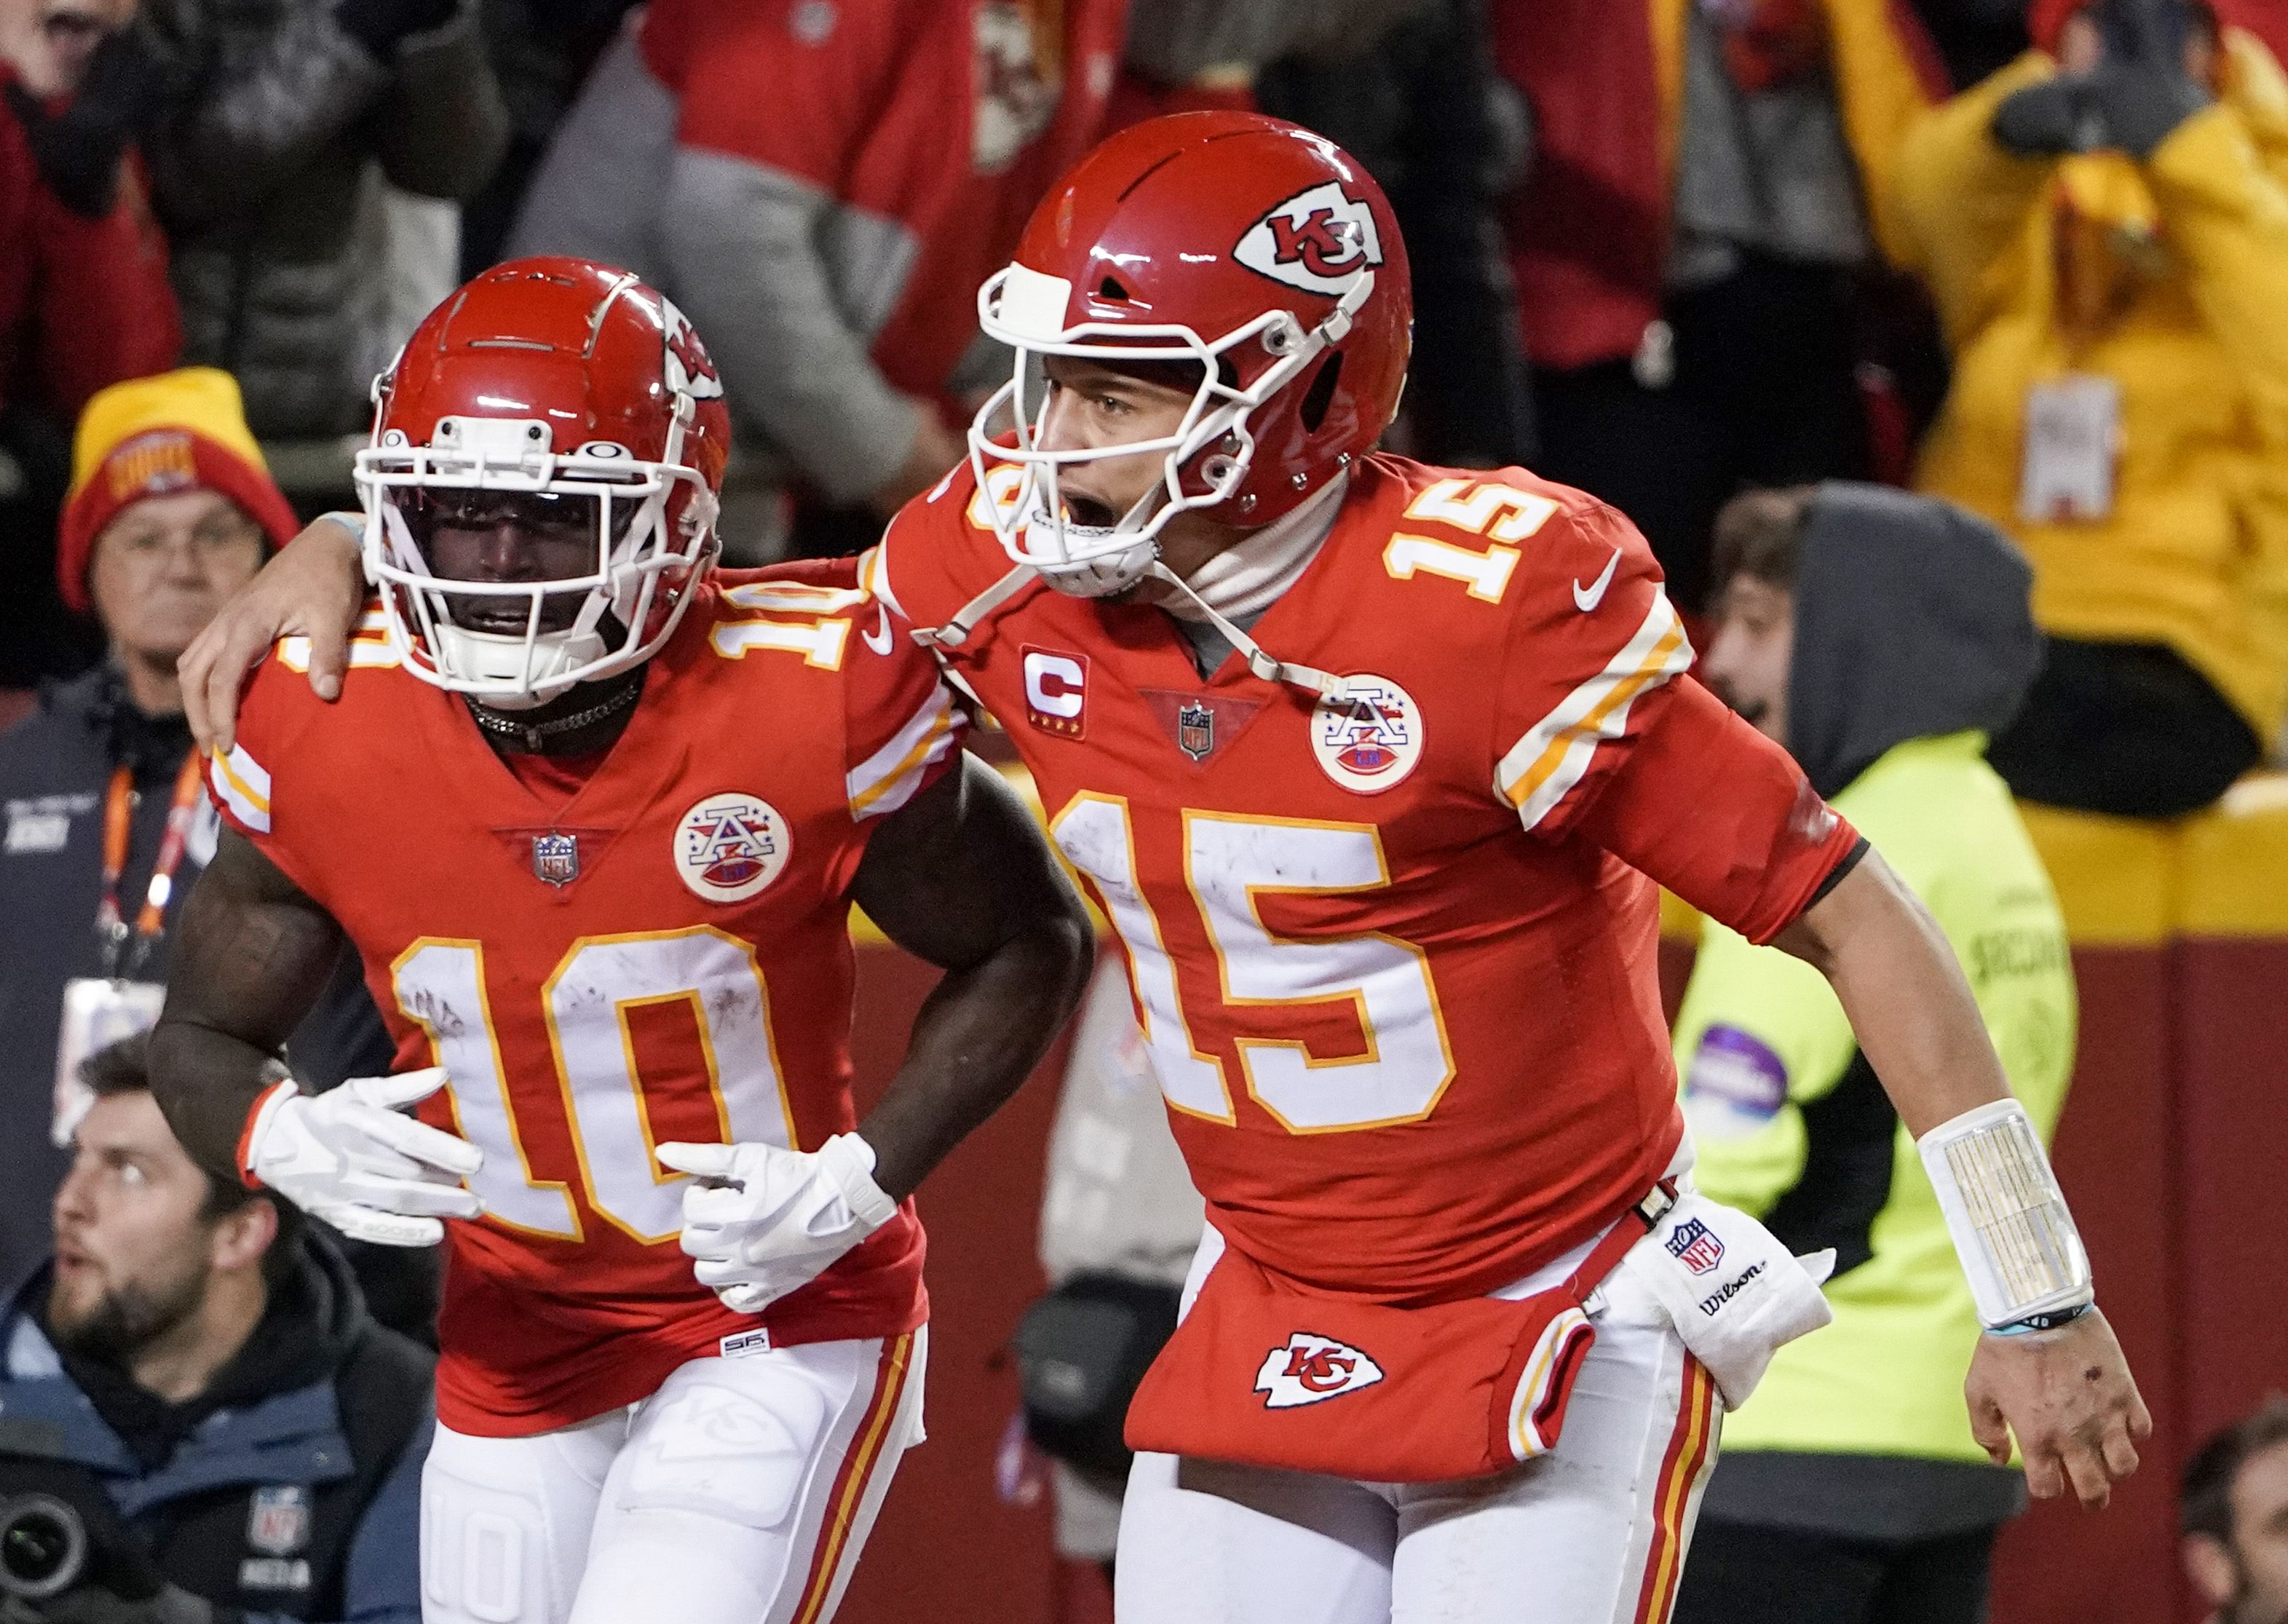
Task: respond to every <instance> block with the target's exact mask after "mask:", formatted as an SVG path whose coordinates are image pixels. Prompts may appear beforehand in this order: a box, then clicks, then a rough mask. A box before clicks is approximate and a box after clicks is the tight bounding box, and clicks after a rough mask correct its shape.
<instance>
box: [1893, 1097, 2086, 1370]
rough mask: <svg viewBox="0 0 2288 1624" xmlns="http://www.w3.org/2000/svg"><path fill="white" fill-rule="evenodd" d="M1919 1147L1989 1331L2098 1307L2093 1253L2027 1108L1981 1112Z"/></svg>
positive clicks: (2008, 1104) (2010, 1102)
mask: <svg viewBox="0 0 2288 1624" xmlns="http://www.w3.org/2000/svg"><path fill="white" fill-rule="evenodd" d="M1915 1147H1916V1149H1918V1150H1919V1151H1920V1152H1921V1153H1922V1159H1923V1170H1924V1171H1925V1172H1927V1173H1928V1174H1929V1175H1930V1181H1931V1188H1932V1189H1933V1190H1934V1191H1935V1192H1937V1195H1938V1205H1939V1210H1940V1211H1941V1212H1942V1213H1943V1214H1944V1215H1945V1216H1946V1227H1947V1231H1948V1232H1949V1233H1950V1234H1951V1235H1952V1236H1953V1238H1954V1250H1955V1255H1956V1256H1958V1257H1959V1258H1960V1259H1961V1260H1962V1270H1963V1272H1964V1273H1965V1274H1966V1275H1968V1276H1969V1277H1970V1295H1971V1297H1972V1299H1973V1300H1974V1302H1975V1303H1977V1305H1978V1318H1979V1319H1980V1320H1981V1321H1982V1323H1983V1324H1984V1325H1985V1326H1986V1327H1987V1328H1988V1329H1990V1330H1993V1329H1998V1328H1999V1327H2003V1326H2008V1325H2014V1324H2016V1323H2017V1322H2018V1321H2020V1320H2022V1319H2026V1318H2028V1317H2029V1316H2030V1315H2035V1314H2054V1313H2060V1312H2062V1311H2067V1310H2070V1309H2077V1308H2081V1307H2084V1306H2085V1305H2086V1304H2088V1303H2090V1302H2091V1301H2092V1300H2093V1296H2094V1295H2095V1294H2094V1292H2093V1289H2092V1287H2091V1283H2090V1271H2089V1254H2088V1253H2087V1252H2086V1251H2085V1250H2084V1249H2083V1247H2082V1243H2081V1233H2080V1232H2079V1231H2078V1230H2077V1229H2076V1228H2075V1227H2074V1221H2073V1214H2072V1213H2071V1212H2070V1211H2068V1210H2067V1208H2066V1198H2065V1192H2063V1191H2062V1190H2060V1189H2059V1188H2058V1181H2057V1176H2056V1175H2055V1174H2054V1173H2053V1172H2051V1170H2050V1159H2049V1157H2048V1156H2047V1155H2046V1154H2045V1153H2043V1150H2042V1140H2041V1136H2040V1135H2038V1134H2037V1133H2036V1132H2035V1131H2034V1124H2033V1121H2032V1120H2031V1119H2030V1118H2029V1117H2028V1116H2027V1115H2026V1108H2025V1106H2023V1105H2020V1104H2019V1103H2018V1102H2017V1101H2016V1100H2014V1099H1998V1100H1996V1101H1994V1102H1993V1103H1992V1104H1991V1105H1980V1106H1978V1107H1977V1108H1976V1109H1975V1110H1971V1111H1966V1112H1964V1113H1962V1114H1961V1115H1960V1116H1958V1117H1956V1118H1954V1119H1953V1120H1951V1121H1945V1122H1942V1123H1940V1124H1939V1125H1938V1126H1937V1127H1936V1128H1934V1129H1931V1130H1930V1131H1929V1132H1928V1133H1927V1134H1925V1135H1924V1136H1923V1137H1921V1138H1920V1139H1919V1140H1917V1141H1916V1145H1915Z"/></svg>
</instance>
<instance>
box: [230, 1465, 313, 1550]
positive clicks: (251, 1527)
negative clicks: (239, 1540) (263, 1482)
mask: <svg viewBox="0 0 2288 1624" xmlns="http://www.w3.org/2000/svg"><path fill="white" fill-rule="evenodd" d="M246 1542H247V1543H248V1544H249V1545H251V1546H252V1547H254V1549H257V1550H258V1551H264V1552H266V1553H268V1554H269V1555H271V1556H274V1557H290V1556H292V1555H293V1554H294V1553H295V1552H296V1551H298V1550H299V1549H302V1548H303V1547H304V1546H305V1545H307V1544H308V1543H309V1542H310V1492H309V1490H307V1489H306V1488H304V1487H303V1486H302V1485H300V1484H298V1483H282V1484H278V1485H275V1486H274V1487H270V1488H259V1489H257V1490H255V1491H254V1506H253V1509H251V1510H250V1512H249V1513H248V1514H247V1518H246Z"/></svg>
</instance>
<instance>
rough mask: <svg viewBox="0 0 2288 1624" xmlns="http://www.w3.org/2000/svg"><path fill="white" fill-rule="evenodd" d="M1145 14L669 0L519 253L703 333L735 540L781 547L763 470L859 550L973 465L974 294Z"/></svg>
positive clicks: (642, 30)
mask: <svg viewBox="0 0 2288 1624" xmlns="http://www.w3.org/2000/svg"><path fill="white" fill-rule="evenodd" d="M1126 10H1127V5H1126V0H1064V4H1062V5H1061V7H1060V6H1055V5H1047V4H1020V0H868V3H866V4H854V3H852V0H654V4H652V5H651V6H650V7H649V8H648V9H647V12H646V13H645V15H644V17H643V20H642V21H641V23H640V25H638V26H637V28H635V29H634V30H633V31H632V32H631V33H630V34H627V35H624V36H623V37H622V39H621V40H620V42H619V43H618V44H616V45H615V46H614V47H613V48H612V49H611V50H610V51H608V52H607V53H606V55H605V57H604V59H603V60H602V62H601V63H600V64H599V66H598V67H597V69H596V71H595V74H594V75H592V77H591V79H590V80H589V82H588V85H587V88H586V89H585V90H584V91H583V92H582V95H581V99H580V101H579V104H578V105H577V106H576V107H574V108H573V110H572V112H571V114H570V115H569V116H568V117H567V119H566V120H565V122H564V123H563V124H562V125H561V126H560V128H559V129H558V131H557V133H556V136H555V139H554V141H553V143H552V147H551V148H550V151H549V153H548V155H547V156H546V158H544V160H543V161H542V163H541V166H540V170H539V172H538V173H537V175H536V176H535V178H534V180H533V185H532V190H531V191H530V193H529V194H528V195H527V198H526V201H525V206H524V211H523V214H522V217H521V218H520V220H519V222H518V225H517V227H516V229H515V230H514V231H513V232H512V234H511V235H510V239H509V251H510V252H511V253H512V254H516V255H523V254H542V253H548V254H577V255H581V256H584V257H588V258H592V259H599V260H602V261H603V262H605V263H606V264H608V265H625V266H627V267H628V268H629V269H631V270H633V271H637V272H640V273H642V274H643V276H644V277H645V278H646V280H647V281H651V282H652V283H654V284H655V286H657V287H659V288H661V289H663V290H664V291H666V292H667V294H668V295H669V296H670V297H672V298H673V299H674V300H675V301H676V302H677V303H678V304H679V305H682V306H683V307H684V309H685V311H686V312H687V313H688V314H689V315H690V317H691V319H692V321H693V322H694V323H695V325H696V326H698V327H699V328H700V329H702V330H703V331H704V332H705V333H706V335H707V343H708V347H709V349H710V350H711V352H712V353H713V354H714V358H715V360H716V363H717V364H718V365H719V367H721V368H722V370H723V383H724V388H725V391H726V393H727V397H728V399H729V401H730V406H731V411H732V416H733V418H734V421H735V423H736V424H737V427H738V432H739V436H740V440H739V444H740V447H741V449H742V450H743V452H745V453H748V454H750V456H751V458H752V460H751V461H749V462H748V463H747V466H748V467H749V468H750V469H751V470H754V471H756V472H757V473H758V474H759V480H758V481H756V482H755V483H753V484H750V483H749V482H748V481H745V480H743V479H741V477H740V473H739V471H738V467H737V465H736V464H735V467H734V475H733V487H732V488H729V489H727V490H726V492H725V505H726V523H725V525H724V534H725V535H726V538H727V541H728V543H730V544H731V545H732V546H733V547H734V548H740V547H744V548H746V549H748V550H749V553H750V556H751V554H752V553H753V552H755V551H771V550H772V549H771V546H770V543H769V542H768V540H767V538H766V537H765V536H764V535H762V534H761V532H762V531H763V530H765V529H767V528H768V527H769V526H768V519H769V516H770V515H771V513H772V512H773V511H775V509H776V507H777V504H776V503H775V502H774V501H772V500H771V499H769V498H768V497H765V498H764V499H763V500H760V501H758V500H756V499H755V492H756V487H757V486H758V485H759V487H760V488H761V489H762V490H765V491H767V490H770V489H773V488H776V487H787V488H792V489H795V490H798V491H799V492H800V493H802V495H804V496H805V497H806V499H807V500H806V503H805V507H804V511H805V516H806V529H807V532H808V534H807V535H806V541H805V546H804V550H805V551H844V550H848V551H855V550H856V549H857V548H858V547H861V546H864V545H866V544H868V543H871V542H872V541H873V540H874V538H875V535H876V534H878V531H879V529H880V524H881V520H882V519H885V518H886V517H887V516H888V515H889V514H890V513H892V512H894V511H896V509H897V507H898V505H899V504H900V503H902V502H904V501H905V499H906V498H907V497H909V496H910V495H914V494H915V493H917V492H918V491H920V490H923V489H926V487H928V486H929V485H931V484H932V483H933V482H934V481H935V480H936V479H938V477H939V476H940V475H941V474H942V473H944V471H946V470H947V469H948V468H949V467H950V466H952V464H953V463H955V461H957V459H958V458H959V457H960V456H962V455H963V450H962V440H961V436H960V434H959V432H957V430H956V429H954V428H953V427H952V426H951V425H950V424H949V422H948V421H947V420H946V418H945V417H943V416H941V414H940V410H939V407H938V402H939V401H940V400H943V399H945V398H946V397H947V396H949V395H955V394H958V393H960V392H961V387H960V385H961V377H962V368H961V362H962V360H963V358H964V356H965V354H968V353H970V352H971V350H972V348H973V345H975V344H976V343H977V342H978V334H977V288H978V284H979V283H980V282H981V281H984V280H985V278H986V277H987V276H988V275H989V274H990V273H993V272H994V271H996V270H998V269H999V268H1000V267H1001V265H1004V264H1005V263H1006V261H1007V259H1008V256H1009V254H1010V251H1011V250H1012V249H1013V246H1014V245H1015V242H1016V240H1017V233H1018V231H1019V230H1020V228H1021V227H1022V226H1023V225H1024V222H1025V218H1026V217H1027V215H1028V214H1029V213H1030V212H1031V210H1032V208H1033V205H1034V204H1035V203H1036V202H1038V201H1039V199H1040V195H1041V194H1042V192H1043V191H1044V190H1045V189H1046V187H1047V186H1048V184H1049V183H1050V182H1051V181H1052V180H1053V179H1054V178H1056V177H1057V175H1058V174H1059V173H1060V172H1061V170H1063V169H1064V168H1065V166H1066V165H1067V164H1069V163H1070V162H1072V161H1073V159H1075V158H1076V157H1077V156H1078V155H1079V154H1081V152H1083V151H1084V149H1085V148H1086V147H1088V146H1089V144H1090V143H1091V142H1092V140H1094V139H1095V138H1096V135H1097V133H1098V129H1099V126H1100V123H1101V122H1102V118H1103V114H1104V105H1105V99H1106V96H1107V94H1108V92H1109V91H1110V90H1111V87H1112V79H1113V74H1114V70H1115V68H1116V66H1117V62H1118V57H1119V53H1120V44H1121V30H1122V25H1123V21H1124V16H1125V13H1126ZM987 376H991V377H992V379H993V381H996V382H997V381H998V379H999V378H1000V377H1001V376H1005V372H1001V371H997V370H995V369H993V368H985V369H982V370H981V371H979V373H978V377H979V380H980V381H981V382H982V381H983V380H984V379H985V378H986V377H987ZM756 454H759V456H758V455H756ZM758 465H759V466H758Z"/></svg>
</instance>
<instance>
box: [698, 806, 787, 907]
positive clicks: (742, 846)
mask: <svg viewBox="0 0 2288 1624" xmlns="http://www.w3.org/2000/svg"><path fill="white" fill-rule="evenodd" d="M789 840H790V836H789V834H788V830H787V820H785V819H784V818H783V817H782V816H781V815H780V814H779V811H778V808H776V807H775V806H773V805H772V804H770V803H769V802H768V801H766V800H764V799H762V797H760V796H751V795H743V794H741V793H739V792H738V791H736V790H726V791H724V792H723V793H721V794H719V795H711V796H708V797H707V798H706V799H705V800H703V801H701V802H698V803H697V804H695V805H694V806H693V807H692V808H691V810H690V811H689V812H685V813H684V814H683V816H682V818H681V820H679V821H678V822H677V824H676V826H675V850H674V853H673V855H674V859H675V872H676V874H677V875H678V876H679V877H680V878H681V880H682V881H683V883H684V884H686V885H687V886H689V887H690V888H691V890H692V891H693V893H694V894H695V895H697V896H700V897H703V898H704V899H706V900H708V901H710V902H744V901H745V900H746V899H748V898H750V897H751V896H753V895H755V894H756V893H757V892H758V891H761V890H762V889H763V888H764V887H765V886H767V885H768V884H769V883H771V882H772V881H773V880H775V879H777V878H778V877H779V875H780V873H781V872H782V871H783V869H784V868H785V867H786V863H787V847H788V844H789Z"/></svg>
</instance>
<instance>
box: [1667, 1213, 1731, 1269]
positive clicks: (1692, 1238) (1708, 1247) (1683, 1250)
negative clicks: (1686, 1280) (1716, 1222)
mask: <svg viewBox="0 0 2288 1624" xmlns="http://www.w3.org/2000/svg"><path fill="white" fill-rule="evenodd" d="M1667 1245H1668V1249H1669V1252H1670V1255H1671V1256H1673V1257H1674V1258H1675V1259H1676V1260H1677V1262H1679V1263H1680V1264H1683V1265H1684V1266H1685V1267H1686V1268H1688V1269H1689V1270H1691V1271H1692V1272H1693V1273H1695V1274H1705V1273H1707V1272H1708V1271H1710V1270H1711V1269H1713V1268H1714V1267H1715V1266H1716V1265H1717V1264H1720V1263H1722V1262H1723V1261H1724V1243H1723V1242H1722V1241H1720V1240H1717V1239H1716V1237H1715V1236H1714V1235H1712V1234H1711V1233H1710V1232H1709V1230H1708V1226H1707V1225H1706V1224H1703V1223H1702V1222H1701V1221H1700V1220H1699V1219H1697V1218H1687V1219H1686V1220H1685V1221H1684V1222H1683V1223H1681V1224H1678V1225H1677V1226H1676V1230H1675V1232H1674V1233H1672V1234H1671V1235H1670V1236H1669V1238H1668V1241H1667Z"/></svg>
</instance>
